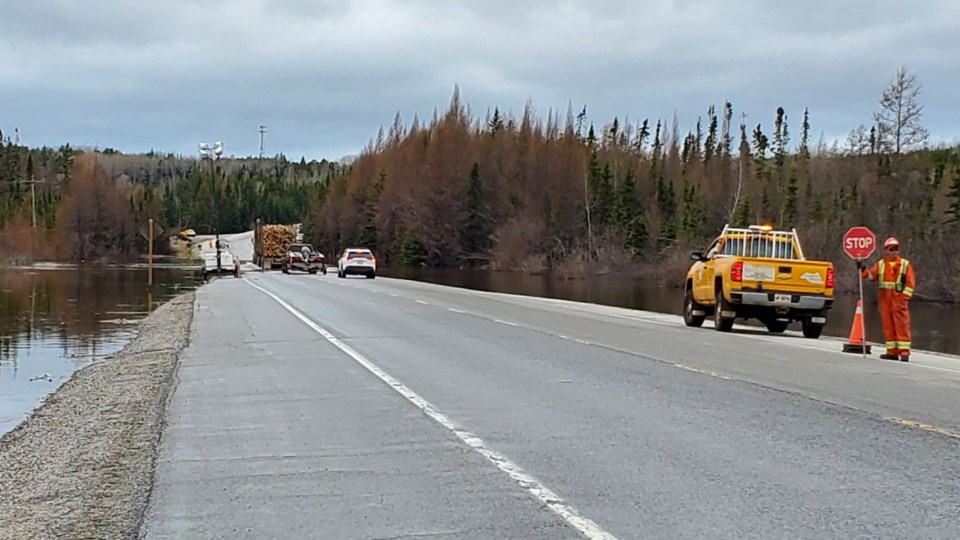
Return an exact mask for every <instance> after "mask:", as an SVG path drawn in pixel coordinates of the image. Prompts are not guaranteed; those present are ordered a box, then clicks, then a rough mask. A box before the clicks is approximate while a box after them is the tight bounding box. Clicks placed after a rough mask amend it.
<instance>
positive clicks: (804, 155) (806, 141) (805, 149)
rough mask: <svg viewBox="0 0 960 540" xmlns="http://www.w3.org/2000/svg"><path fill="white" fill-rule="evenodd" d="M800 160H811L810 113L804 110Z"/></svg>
mask: <svg viewBox="0 0 960 540" xmlns="http://www.w3.org/2000/svg"><path fill="white" fill-rule="evenodd" d="M799 153H800V159H802V160H806V159H810V111H809V110H808V109H803V124H801V126H800V149H799Z"/></svg>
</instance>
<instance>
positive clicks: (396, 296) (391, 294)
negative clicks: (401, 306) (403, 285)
mask: <svg viewBox="0 0 960 540" xmlns="http://www.w3.org/2000/svg"><path fill="white" fill-rule="evenodd" d="M390 296H393V297H394V298H399V297H400V295H399V294H397V293H390Z"/></svg>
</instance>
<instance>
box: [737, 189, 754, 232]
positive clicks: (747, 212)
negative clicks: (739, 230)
mask: <svg viewBox="0 0 960 540" xmlns="http://www.w3.org/2000/svg"><path fill="white" fill-rule="evenodd" d="M752 213H753V210H752V209H751V208H750V197H749V196H745V197H743V200H741V201H740V206H738V207H737V213H736V215H734V217H733V224H734V226H736V227H748V226H750V225H751V222H752V220H753V216H752V215H751V214H752Z"/></svg>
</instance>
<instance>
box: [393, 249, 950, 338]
mask: <svg viewBox="0 0 960 540" xmlns="http://www.w3.org/2000/svg"><path fill="white" fill-rule="evenodd" d="M380 273H382V274H383V275H384V276H389V277H398V278H404V279H413V280H418V281H426V282H430V283H437V284H441V285H450V286H454V287H462V288H466V289H476V290H482V291H491V292H501V293H510V294H522V295H527V296H539V297H545V298H558V299H563V300H574V301H577V302H589V303H592V304H602V305H608V306H617V307H624V308H629V309H639V310H645V311H656V312H660V313H672V314H676V315H679V314H680V313H681V308H682V305H683V291H682V290H680V289H670V288H663V287H659V286H657V285H656V284H655V283H653V282H652V281H651V280H646V279H642V278H635V277H631V276H613V275H605V276H591V277H589V278H587V279H560V278H557V277H553V276H548V275H543V276H534V275H530V274H524V273H519V272H491V271H486V270H456V269H434V268H417V269H410V268H383V269H381V270H380ZM875 288H876V287H875V286H874V289H875ZM864 300H865V303H866V308H865V309H866V311H865V312H866V324H867V339H868V340H870V341H874V342H882V341H883V331H882V329H881V326H880V318H879V315H878V313H877V309H876V291H875V290H870V291H868V292H867V293H866V294H865V297H864ZM958 308H960V306H955V305H944V304H930V303H920V302H913V303H912V304H911V306H910V314H911V318H912V327H913V346H914V348H916V349H922V350H928V351H936V352H943V353H949V354H960V331H958V328H960V309H958ZM855 309H856V298H855V297H853V296H841V297H838V298H837V302H836V304H835V307H834V309H833V310H831V312H830V316H829V317H828V322H827V327H826V328H825V332H824V334H826V335H830V336H836V337H847V336H849V335H850V325H851V323H852V321H853V314H854V311H855ZM795 326H796V325H795Z"/></svg>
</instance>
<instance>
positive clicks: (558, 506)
mask: <svg viewBox="0 0 960 540" xmlns="http://www.w3.org/2000/svg"><path fill="white" fill-rule="evenodd" d="M247 283H248V284H249V285H250V286H251V287H253V288H255V289H257V290H259V291H261V292H262V293H264V294H266V295H267V296H269V297H270V298H273V299H274V300H276V301H277V303H278V304H280V305H281V306H283V308H284V309H286V310H287V311H289V312H290V313H292V314H293V315H294V316H295V317H296V318H298V319H300V320H301V321H303V323H304V324H306V325H307V326H309V327H310V328H311V329H313V330H314V331H315V332H317V333H318V334H320V335H321V336H323V337H324V338H325V339H326V340H327V341H329V342H330V343H332V344H333V345H335V346H336V347H337V348H338V349H340V350H341V351H343V352H345V353H347V354H348V355H349V356H350V357H351V358H353V359H354V360H355V361H356V362H357V363H358V364H360V365H361V366H363V367H364V368H366V369H367V371H369V372H370V373H373V374H374V375H376V376H377V377H378V378H379V379H380V380H382V381H383V382H385V383H387V385H389V386H390V387H391V388H393V389H394V390H396V392H397V393H398V394H400V395H401V396H403V397H404V398H406V399H407V401H409V402H410V403H413V404H414V405H415V406H416V407H417V408H419V409H420V410H421V411H423V413H424V414H426V415H427V416H429V417H430V418H432V419H434V420H435V421H436V422H437V423H438V424H440V425H441V426H443V427H445V428H447V429H448V430H450V431H452V432H453V434H454V435H456V436H457V438H459V439H460V440H461V441H463V442H464V443H466V444H467V446H469V447H470V448H473V449H474V450H476V451H477V452H478V453H479V454H480V455H482V456H483V457H485V458H487V460H488V461H490V463H493V464H494V465H496V466H497V468H498V469H500V470H501V471H503V472H505V473H506V474H507V476H509V477H510V478H511V479H513V481H514V482H516V483H517V484H518V485H519V486H520V487H522V488H523V489H525V490H527V491H528V492H529V493H530V494H531V495H533V496H534V497H536V498H537V499H538V500H539V501H540V502H542V503H543V504H545V505H546V506H547V508H549V509H550V510H552V511H553V512H554V513H555V514H557V515H558V516H560V517H561V518H562V519H563V520H564V521H566V522H567V523H568V524H569V525H570V526H571V527H573V528H574V529H576V530H577V531H579V532H580V534H582V535H583V536H584V537H585V538H589V539H590V540H616V537H615V536H613V535H612V534H610V533H609V532H607V531H606V530H604V529H603V528H602V527H601V526H600V525H597V524H596V523H595V522H594V521H593V520H591V519H589V518H587V517H584V516H582V515H580V513H579V512H578V511H577V510H576V509H574V508H573V507H572V506H570V505H568V504H567V503H566V501H564V500H563V499H562V498H560V496H559V495H557V494H556V493H554V492H553V491H552V490H551V489H550V488H548V487H547V486H545V485H543V484H541V483H540V481H539V480H537V479H536V478H534V477H533V476H531V475H530V474H528V473H527V472H526V471H524V470H523V469H522V468H520V466H519V465H517V464H516V463H514V462H512V461H510V460H509V459H507V458H506V457H505V456H503V455H502V454H500V453H499V452H497V451H496V450H493V449H491V448H488V447H487V444H486V443H485V442H484V441H483V440H482V439H481V438H480V437H477V436H476V435H474V434H473V433H471V432H469V431H467V430H465V429H463V428H461V427H459V426H458V425H457V424H456V422H454V421H453V420H452V419H450V417H448V416H447V415H446V414H444V413H442V412H440V411H439V410H438V409H437V408H436V407H434V406H433V405H432V404H431V403H430V402H429V401H427V400H425V399H423V398H422V397H420V395H419V394H417V393H416V392H414V391H413V390H411V389H409V388H407V387H406V386H405V385H404V384H403V383H401V382H400V381H398V380H397V379H394V378H393V377H392V376H391V375H389V374H388V373H387V372H385V371H383V370H382V369H380V368H379V367H377V366H376V364H374V363H373V362H371V361H370V360H367V358H366V357H364V356H363V355H361V354H360V353H358V352H357V351H355V350H353V348H351V347H350V346H349V345H347V344H346V343H344V342H342V341H340V340H339V339H338V338H337V337H336V336H334V335H333V334H331V333H330V332H328V331H327V330H324V329H323V328H322V327H321V326H320V325H318V324H317V323H315V322H313V321H312V320H310V319H309V318H308V317H307V316H306V315H304V314H303V313H300V312H299V311H297V309H296V308H294V307H293V306H291V305H290V304H288V303H287V302H285V301H284V300H283V299H282V298H280V297H279V296H277V295H275V294H273V293H272V292H270V291H268V290H266V289H264V288H263V287H260V286H259V285H254V284H253V283H251V282H249V281H247Z"/></svg>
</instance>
